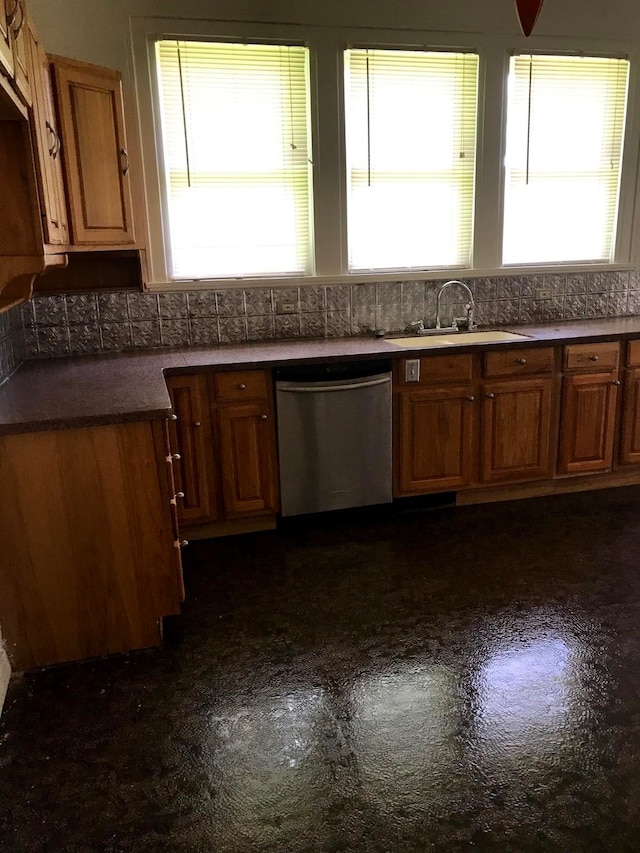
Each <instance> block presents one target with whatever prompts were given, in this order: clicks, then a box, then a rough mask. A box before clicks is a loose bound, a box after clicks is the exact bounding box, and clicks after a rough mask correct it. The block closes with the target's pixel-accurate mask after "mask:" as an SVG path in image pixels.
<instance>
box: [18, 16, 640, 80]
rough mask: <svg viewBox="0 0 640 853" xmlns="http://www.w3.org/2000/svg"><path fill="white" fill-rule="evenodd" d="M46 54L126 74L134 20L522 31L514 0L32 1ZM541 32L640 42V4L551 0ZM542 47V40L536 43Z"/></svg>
mask: <svg viewBox="0 0 640 853" xmlns="http://www.w3.org/2000/svg"><path fill="white" fill-rule="evenodd" d="M29 8H30V9H31V11H32V15H33V18H34V21H35V23H36V27H37V29H38V31H39V33H40V35H41V37H42V39H43V42H44V46H45V48H46V50H48V51H49V52H51V53H61V54H64V55H66V56H72V57H74V58H76V59H83V60H86V61H88V62H96V63H102V64H104V65H110V66H112V67H117V68H120V69H121V70H122V71H124V70H125V64H126V63H127V62H128V37H127V28H128V19H129V17H130V16H132V15H133V16H150V17H166V18H172V17H180V18H204V19H214V20H215V19H219V20H248V21H273V22H288V23H298V24H316V25H323V26H334V27H348V26H368V27H383V28H391V27H393V28H407V29H412V28H414V29H423V30H431V31H438V30H441V31H463V32H472V33H473V32H479V33H503V34H509V33H513V34H514V35H515V34H517V33H518V32H519V29H518V24H517V20H516V13H515V4H514V0H277V2H270V0H218V2H213V0H29ZM535 33H536V35H539V36H541V37H544V36H577V37H582V38H593V39H595V40H596V41H601V42H602V41H606V40H608V39H609V40H615V39H630V38H631V39H635V40H636V41H640V3H638V2H637V0H607V2H602V0H580V2H576V0H545V3H544V6H543V8H542V12H541V13H540V17H539V19H538V23H537V26H536V31H535ZM531 42H532V44H535V36H534V37H532V39H531Z"/></svg>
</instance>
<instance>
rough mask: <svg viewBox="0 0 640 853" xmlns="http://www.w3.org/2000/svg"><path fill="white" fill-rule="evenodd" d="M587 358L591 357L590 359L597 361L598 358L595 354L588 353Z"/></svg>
mask: <svg viewBox="0 0 640 853" xmlns="http://www.w3.org/2000/svg"><path fill="white" fill-rule="evenodd" d="M589 358H590V359H591V361H597V360H598V356H597V355H590V356H589Z"/></svg>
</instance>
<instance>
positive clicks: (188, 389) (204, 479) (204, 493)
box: [167, 376, 218, 525]
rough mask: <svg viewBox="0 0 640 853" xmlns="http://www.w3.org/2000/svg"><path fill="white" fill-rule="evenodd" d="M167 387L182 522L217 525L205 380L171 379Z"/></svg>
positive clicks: (182, 377)
mask: <svg viewBox="0 0 640 853" xmlns="http://www.w3.org/2000/svg"><path fill="white" fill-rule="evenodd" d="M167 387H168V388H169V396H170V397H171V405H172V406H173V411H174V414H175V415H176V420H175V421H170V422H169V436H170V443H171V448H172V451H173V452H174V453H178V454H179V455H180V459H177V460H175V461H174V463H173V475H174V481H175V488H176V493H179V492H182V493H183V494H184V497H181V498H178V499H177V501H176V505H177V509H178V519H179V521H180V523H181V524H184V525H189V524H195V523H201V522H205V521H215V520H216V518H217V516H218V513H217V507H216V499H215V491H214V487H213V483H214V476H213V460H212V449H211V443H212V437H211V420H210V416H209V397H208V394H207V385H206V377H205V376H170V377H168V378H167Z"/></svg>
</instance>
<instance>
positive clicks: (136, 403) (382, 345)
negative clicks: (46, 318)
mask: <svg viewBox="0 0 640 853" xmlns="http://www.w3.org/2000/svg"><path fill="white" fill-rule="evenodd" d="M505 330H508V331H513V332H517V333H519V334H521V335H525V336H526V337H525V338H523V339H522V340H517V341H509V342H504V343H498V344H495V343H494V344H466V345H465V343H464V335H462V334H461V336H460V340H461V345H460V346H459V347H458V346H455V347H454V346H449V347H447V348H446V350H444V351H446V352H447V353H452V352H460V351H461V350H464V349H467V348H468V347H469V346H472V347H473V348H474V349H475V348H478V349H480V348H482V349H503V348H505V347H514V346H515V347H527V346H535V345H539V344H541V343H545V344H561V343H564V342H567V341H573V342H575V341H582V340H583V341H585V342H586V341H597V340H602V341H604V340H612V339H616V338H628V337H640V316H639V317H619V318H614V319H607V320H573V321H570V322H561V323H548V324H545V325H540V326H531V325H529V326H517V325H510V326H508V327H505ZM398 337H401V335H398ZM424 342H425V350H422V349H420V348H416V347H411V348H406V349H405V348H402V347H398V346H396V345H394V344H391V343H389V342H388V341H387V340H385V339H384V338H380V339H378V338H374V337H358V338H329V339H326V338H325V339H322V340H294V341H269V342H264V343H248V344H226V345H218V346H212V347H200V348H182V349H167V350H153V351H147V352H141V353H115V354H112V355H111V354H108V355H92V356H72V357H66V358H51V359H46V360H34V361H27V362H25V363H24V364H23V365H22V366H21V367H20V368H19V369H18V370H17V371H16V372H15V373H14V374H13V376H12V377H11V378H10V379H8V380H7V381H6V382H5V383H4V384H3V385H2V386H0V435H9V434H12V433H21V432H35V431H38V430H49V429H62V428H69V427H81V426H89V425H99V424H110V423H125V422H129V421H141V420H157V419H160V418H164V417H166V416H167V414H168V413H169V411H170V402H169V394H168V392H167V388H166V385H165V382H164V373H165V372H170V373H179V372H184V371H190V370H194V369H198V370H203V369H206V368H210V369H212V370H216V369H220V368H226V369H230V368H254V367H273V366H276V365H281V364H290V363H291V362H296V363H304V362H311V361H318V360H320V361H322V360H326V361H330V360H331V361H332V360H335V359H364V358H380V357H385V358H398V357H403V356H407V355H411V356H413V357H416V356H419V355H421V354H424V352H425V351H430V352H432V353H434V354H436V353H438V352H439V353H442V352H443V350H442V349H441V348H438V349H429V343H428V342H429V338H428V337H425V338H424Z"/></svg>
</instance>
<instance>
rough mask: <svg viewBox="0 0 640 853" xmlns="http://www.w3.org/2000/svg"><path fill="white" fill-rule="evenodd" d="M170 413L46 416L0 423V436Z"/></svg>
mask: <svg viewBox="0 0 640 853" xmlns="http://www.w3.org/2000/svg"><path fill="white" fill-rule="evenodd" d="M170 413H171V406H167V408H166V409H141V410H140V411H138V412H117V413H115V414H97V415H77V416H71V417H68V418H47V419H43V420H32V421H24V422H15V423H0V437H6V436H8V435H24V434H26V433H30V432H53V431H54V430H60V429H82V428H83V427H100V426H113V425H115V424H133V423H144V422H145V421H160V420H164V419H165V418H167V417H168V416H169V414H170Z"/></svg>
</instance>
